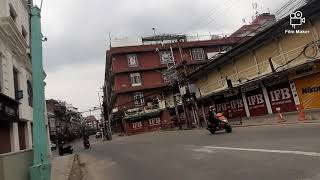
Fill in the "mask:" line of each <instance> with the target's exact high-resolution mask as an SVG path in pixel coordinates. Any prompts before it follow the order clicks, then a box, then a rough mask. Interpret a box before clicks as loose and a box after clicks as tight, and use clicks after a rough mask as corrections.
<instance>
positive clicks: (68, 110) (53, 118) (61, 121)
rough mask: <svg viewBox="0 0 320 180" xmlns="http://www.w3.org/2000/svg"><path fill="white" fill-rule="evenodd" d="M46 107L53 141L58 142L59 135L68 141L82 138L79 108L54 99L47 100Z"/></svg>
mask: <svg viewBox="0 0 320 180" xmlns="http://www.w3.org/2000/svg"><path fill="white" fill-rule="evenodd" d="M46 107H47V116H48V120H49V127H50V138H51V140H52V141H54V142H56V141H57V139H58V138H57V137H58V136H59V135H60V136H64V138H65V140H67V141H72V140H73V139H75V138H79V137H80V135H81V130H82V125H81V119H82V115H81V113H79V112H78V108H75V107H74V106H72V104H68V103H66V102H63V101H58V100H54V99H49V100H46Z"/></svg>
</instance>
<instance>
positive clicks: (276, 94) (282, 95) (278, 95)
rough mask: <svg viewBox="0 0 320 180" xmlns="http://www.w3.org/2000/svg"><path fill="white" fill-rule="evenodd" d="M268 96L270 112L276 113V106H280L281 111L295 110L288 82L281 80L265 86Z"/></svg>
mask: <svg viewBox="0 0 320 180" xmlns="http://www.w3.org/2000/svg"><path fill="white" fill-rule="evenodd" d="M266 88H267V91H268V96H269V100H270V103H271V107H272V112H273V113H276V112H277V111H276V108H278V107H280V109H281V112H290V111H296V110H297V109H296V106H295V103H294V100H293V95H292V92H291V89H290V86H289V82H282V83H279V84H275V85H272V86H267V87H266Z"/></svg>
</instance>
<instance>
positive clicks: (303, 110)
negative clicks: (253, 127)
mask: <svg viewBox="0 0 320 180" xmlns="http://www.w3.org/2000/svg"><path fill="white" fill-rule="evenodd" d="M298 10H299V11H300V12H298V13H300V14H299V17H300V18H305V22H302V23H301V24H299V25H297V26H292V24H291V21H290V19H291V17H290V16H289V15H288V16H287V17H285V18H283V19H281V20H279V21H278V22H276V23H275V24H273V25H272V26H270V27H268V28H267V29H266V30H265V31H262V32H260V33H258V34H256V35H255V36H254V37H252V38H251V39H249V40H247V41H246V42H244V43H242V44H241V45H239V46H237V47H235V48H233V49H231V50H230V51H228V52H227V53H225V54H224V55H222V56H220V57H218V58H216V59H215V60H214V61H212V62H210V63H209V64H208V65H207V66H203V67H201V68H199V69H197V70H195V71H194V72H193V73H192V74H191V75H190V76H189V79H190V83H194V84H195V85H196V87H197V91H196V98H197V103H198V107H201V108H202V110H201V109H199V114H200V115H202V117H203V118H204V117H205V115H204V114H205V113H204V112H205V109H206V107H208V106H211V105H213V106H215V107H216V110H217V111H219V112H224V114H225V115H226V116H227V117H228V118H239V117H245V118H250V117H257V116H264V115H269V116H264V119H265V118H267V117H271V118H272V119H274V116H272V114H277V113H279V112H281V113H285V116H286V115H287V114H288V115H289V114H290V115H294V116H296V117H295V118H296V119H297V120H298V119H300V120H303V119H305V118H307V119H317V118H318V117H319V113H320V101H319V98H320V90H319V87H320V78H319V77H320V74H319V72H320V68H319V67H320V64H319V63H320V62H319V59H320V13H319V12H320V2H319V1H310V2H308V3H306V5H304V6H303V7H301V8H300V9H298ZM301 16H303V17H301ZM286 112H290V113H286ZM270 115H271V116H270ZM272 119H270V121H272Z"/></svg>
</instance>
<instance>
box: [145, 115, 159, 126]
mask: <svg viewBox="0 0 320 180" xmlns="http://www.w3.org/2000/svg"><path fill="white" fill-rule="evenodd" d="M148 121H149V126H159V125H161V120H160V118H159V117H157V118H151V119H149V120H148Z"/></svg>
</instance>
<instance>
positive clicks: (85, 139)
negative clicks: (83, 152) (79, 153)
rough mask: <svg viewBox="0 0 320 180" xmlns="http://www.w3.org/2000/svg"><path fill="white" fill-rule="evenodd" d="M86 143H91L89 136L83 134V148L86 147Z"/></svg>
mask: <svg viewBox="0 0 320 180" xmlns="http://www.w3.org/2000/svg"><path fill="white" fill-rule="evenodd" d="M86 143H88V144H90V142H89V135H88V134H87V133H84V134H83V146H84V147H86Z"/></svg>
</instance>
